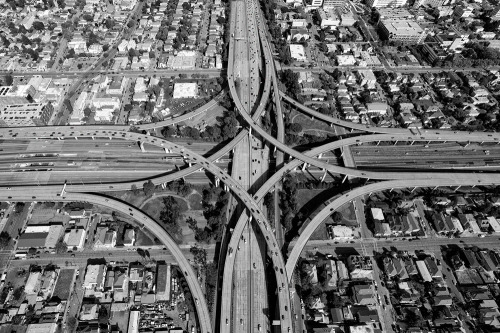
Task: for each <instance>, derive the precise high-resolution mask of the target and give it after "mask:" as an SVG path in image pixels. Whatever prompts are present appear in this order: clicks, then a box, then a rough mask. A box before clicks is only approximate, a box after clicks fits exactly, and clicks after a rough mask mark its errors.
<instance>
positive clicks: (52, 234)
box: [45, 225, 64, 249]
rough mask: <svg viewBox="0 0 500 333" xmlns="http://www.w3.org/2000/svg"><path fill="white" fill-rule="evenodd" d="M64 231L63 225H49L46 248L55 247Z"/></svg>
mask: <svg viewBox="0 0 500 333" xmlns="http://www.w3.org/2000/svg"><path fill="white" fill-rule="evenodd" d="M63 231H64V227H63V226H62V225H51V226H50V227H49V233H48V235H47V238H45V248H46V249H53V248H55V247H56V244H57V242H58V241H59V238H60V237H61V235H62V233H63Z"/></svg>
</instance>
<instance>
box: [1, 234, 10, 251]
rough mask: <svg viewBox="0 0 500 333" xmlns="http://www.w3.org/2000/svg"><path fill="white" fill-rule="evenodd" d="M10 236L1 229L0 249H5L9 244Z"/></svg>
mask: <svg viewBox="0 0 500 333" xmlns="http://www.w3.org/2000/svg"><path fill="white" fill-rule="evenodd" d="M11 239H12V237H10V235H9V233H8V232H6V231H2V232H1V233H0V249H2V250H3V249H5V248H6V247H7V246H9V243H10V240H11Z"/></svg>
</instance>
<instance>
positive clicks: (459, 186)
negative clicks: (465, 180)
mask: <svg viewBox="0 0 500 333" xmlns="http://www.w3.org/2000/svg"><path fill="white" fill-rule="evenodd" d="M461 187H462V185H458V186H457V188H456V189H455V190H453V192H456V191H458V190H459V189H460V188H461Z"/></svg>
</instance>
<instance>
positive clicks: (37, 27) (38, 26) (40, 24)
mask: <svg viewBox="0 0 500 333" xmlns="http://www.w3.org/2000/svg"><path fill="white" fill-rule="evenodd" d="M33 29H35V30H38V31H42V30H44V29H45V25H44V24H43V22H40V21H35V22H33Z"/></svg>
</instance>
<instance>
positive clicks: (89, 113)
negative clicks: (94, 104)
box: [83, 106, 92, 118]
mask: <svg viewBox="0 0 500 333" xmlns="http://www.w3.org/2000/svg"><path fill="white" fill-rule="evenodd" d="M91 113H92V110H91V109H90V108H89V107H88V106H87V107H86V108H85V109H84V110H83V114H84V115H85V117H87V118H88V117H90V115H91Z"/></svg>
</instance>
